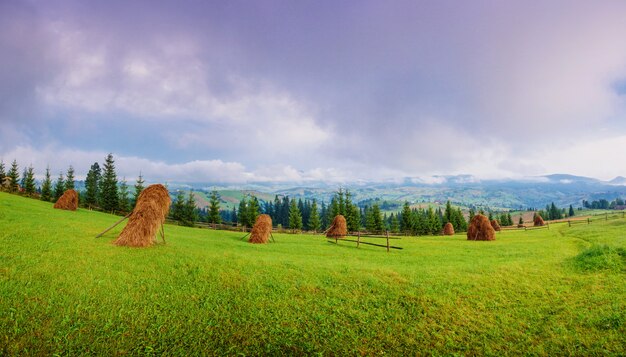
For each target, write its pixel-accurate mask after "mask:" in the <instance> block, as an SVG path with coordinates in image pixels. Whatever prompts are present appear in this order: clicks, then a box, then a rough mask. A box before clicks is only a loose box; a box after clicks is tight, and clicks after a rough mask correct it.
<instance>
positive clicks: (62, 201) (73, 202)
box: [54, 190, 78, 211]
mask: <svg viewBox="0 0 626 357" xmlns="http://www.w3.org/2000/svg"><path fill="white" fill-rule="evenodd" d="M54 208H56V209H65V210H68V211H76V209H77V208H78V193H77V192H76V191H75V190H67V191H65V192H64V193H63V195H62V196H61V197H59V199H58V200H57V201H56V203H55V204H54Z"/></svg>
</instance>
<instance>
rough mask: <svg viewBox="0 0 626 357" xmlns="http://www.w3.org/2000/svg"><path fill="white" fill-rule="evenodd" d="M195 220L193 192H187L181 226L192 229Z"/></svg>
mask: <svg viewBox="0 0 626 357" xmlns="http://www.w3.org/2000/svg"><path fill="white" fill-rule="evenodd" d="M197 220H198V215H197V214H196V200H195V198H194V194H193V191H189V194H188V195H187V200H186V201H185V204H184V208H183V224H184V225H186V226H189V227H193V225H194V224H195V223H196V221H197Z"/></svg>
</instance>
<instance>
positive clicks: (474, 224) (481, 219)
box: [467, 214, 496, 240]
mask: <svg viewBox="0 0 626 357" xmlns="http://www.w3.org/2000/svg"><path fill="white" fill-rule="evenodd" d="M467 240H496V231H495V230H494V229H493V227H492V226H491V223H490V222H489V218H487V217H485V216H483V215H482V214H477V215H475V216H474V217H473V218H472V220H471V221H470V225H469V227H468V228H467Z"/></svg>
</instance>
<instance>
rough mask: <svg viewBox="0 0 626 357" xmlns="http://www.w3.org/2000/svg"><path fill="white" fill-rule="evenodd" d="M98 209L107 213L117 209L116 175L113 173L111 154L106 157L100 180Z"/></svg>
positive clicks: (113, 166) (113, 163)
mask: <svg viewBox="0 0 626 357" xmlns="http://www.w3.org/2000/svg"><path fill="white" fill-rule="evenodd" d="M100 207H102V209H103V210H105V211H107V212H113V211H116V210H117V209H118V208H119V200H118V193H117V174H116V173H115V161H114V160H113V154H109V155H107V157H106V159H105V161H104V165H103V171H102V179H101V180H100Z"/></svg>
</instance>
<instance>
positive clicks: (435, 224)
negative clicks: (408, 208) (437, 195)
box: [427, 207, 441, 234]
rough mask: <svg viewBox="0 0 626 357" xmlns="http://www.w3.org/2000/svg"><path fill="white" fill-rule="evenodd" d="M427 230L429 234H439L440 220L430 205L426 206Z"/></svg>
mask: <svg viewBox="0 0 626 357" xmlns="http://www.w3.org/2000/svg"><path fill="white" fill-rule="evenodd" d="M427 214H428V232H429V233H430V234H439V231H440V230H441V221H440V220H439V217H438V216H437V215H436V214H435V211H434V210H433V208H432V207H428V211H427Z"/></svg>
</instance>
